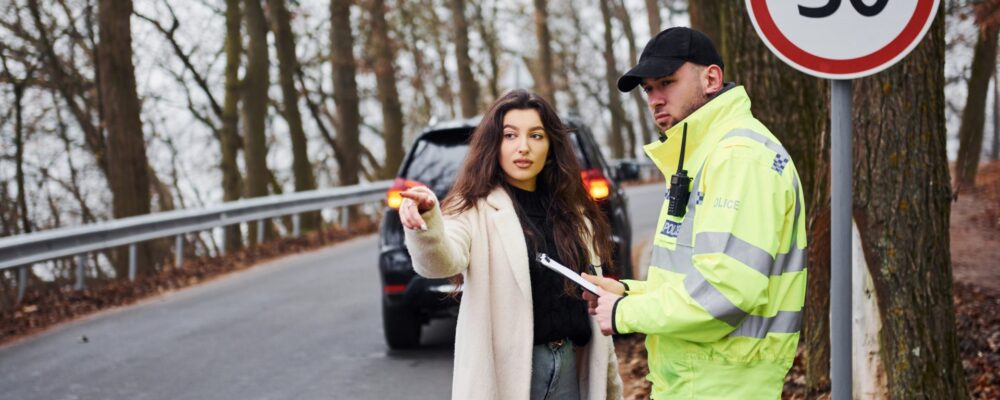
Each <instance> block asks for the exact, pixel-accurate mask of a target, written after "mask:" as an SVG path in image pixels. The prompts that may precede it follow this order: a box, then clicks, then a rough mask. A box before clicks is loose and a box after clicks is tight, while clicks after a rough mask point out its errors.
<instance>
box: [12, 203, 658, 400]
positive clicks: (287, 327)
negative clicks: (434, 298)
mask: <svg viewBox="0 0 1000 400" xmlns="http://www.w3.org/2000/svg"><path fill="white" fill-rule="evenodd" d="M628 193H629V198H630V209H631V210H630V216H631V221H632V225H633V237H634V238H633V240H634V242H635V243H636V245H637V247H642V242H644V240H645V239H647V237H649V236H651V234H652V232H653V230H654V229H655V223H656V221H655V220H656V213H657V212H658V210H659V202H660V201H661V199H662V194H661V193H662V186H660V184H656V185H649V186H640V187H634V188H629V189H628ZM641 251H648V250H641ZM375 262H376V238H375V236H367V237H364V238H359V239H355V240H352V241H349V242H345V243H343V244H339V245H336V246H334V247H330V248H326V249H322V250H319V251H315V252H311V253H307V254H301V255H295V256H289V257H286V258H283V259H280V260H276V261H273V262H270V263H267V264H265V265H261V266H258V267H255V268H252V269H249V270H246V271H243V272H239V273H235V274H231V275H228V276H225V277H222V278H220V279H217V280H214V281H212V282H208V283H205V284H202V285H199V286H197V287H193V288H189V289H185V290H182V291H178V292H174V293H169V294H166V295H164V296H161V297H157V298H154V299H150V300H147V301H144V302H142V303H140V304H137V305H133V306H129V307H123V308H119V309H115V310H111V311H107V312H102V313H98V314H96V315H93V316H89V317H86V318H84V319H81V320H77V321H74V322H71V323H67V324H64V325H61V326H58V327H56V328H54V329H51V330H49V331H47V332H45V333H42V334H40V335H37V336H35V337H32V338H29V339H26V340H22V341H20V342H18V343H14V344H11V345H8V346H5V347H3V348H0V399H10V400H15V399H17V400H27V399H45V400H61V399H66V400H69V399H130V400H131V399H135V400H139V399H150V400H160V399H402V398H407V399H444V398H448V397H450V382H451V355H452V347H453V341H454V320H442V321H435V322H434V323H432V324H431V325H430V326H427V327H425V328H424V329H425V331H424V335H423V336H424V338H423V340H424V342H423V344H424V346H423V348H422V349H420V350H415V351H407V352H396V351H389V350H387V348H386V346H385V344H384V342H383V336H382V323H381V315H380V305H379V304H380V303H379V296H380V287H379V279H378V275H377V272H376V266H375Z"/></svg>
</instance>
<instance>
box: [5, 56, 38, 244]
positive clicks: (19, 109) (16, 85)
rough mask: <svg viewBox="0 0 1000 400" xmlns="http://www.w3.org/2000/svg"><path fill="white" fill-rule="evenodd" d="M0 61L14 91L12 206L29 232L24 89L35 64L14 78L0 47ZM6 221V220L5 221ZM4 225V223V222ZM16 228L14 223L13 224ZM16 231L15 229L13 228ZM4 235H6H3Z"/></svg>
mask: <svg viewBox="0 0 1000 400" xmlns="http://www.w3.org/2000/svg"><path fill="white" fill-rule="evenodd" d="M0 63H2V65H3V72H4V74H3V75H2V78H3V79H4V80H7V81H8V82H10V84H11V86H12V89H13V92H14V171H15V172H14V180H15V182H16V185H17V198H16V200H15V201H16V207H14V208H13V210H12V211H14V214H15V215H18V216H20V220H21V233H30V232H31V231H32V229H31V221H30V218H29V213H28V201H27V196H26V193H25V186H24V104H23V100H24V91H25V89H27V87H28V84H29V82H30V81H31V79H32V76H33V75H34V73H35V66H34V65H28V66H26V71H25V73H24V78H20V79H18V78H16V77H14V74H13V73H12V72H11V70H10V67H9V66H8V65H7V57H6V56H5V55H4V52H3V51H2V48H0ZM5 222H6V221H5ZM5 225H6V223H5ZM13 225H14V226H15V228H16V225H17V224H16V223H15V224H13ZM15 232H16V229H15ZM5 236H6V235H5Z"/></svg>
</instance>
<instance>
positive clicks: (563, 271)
mask: <svg viewBox="0 0 1000 400" xmlns="http://www.w3.org/2000/svg"><path fill="white" fill-rule="evenodd" d="M535 258H536V259H537V260H538V262H540V263H541V264H542V265H544V266H546V267H548V268H549V269H551V270H553V271H556V272H558V273H559V274H560V275H562V276H565V277H567V278H569V280H571V281H573V282H576V284H577V285H580V286H581V287H583V288H584V289H586V290H587V291H588V292H590V293H593V294H597V285H594V284H593V283H590V281H588V280H586V279H583V277H582V276H580V274H578V273H576V272H573V270H571V269H569V268H566V266H565V265H562V264H560V263H559V262H557V261H556V260H553V259H551V258H549V256H548V255H547V254H545V253H538V256H537V257H535Z"/></svg>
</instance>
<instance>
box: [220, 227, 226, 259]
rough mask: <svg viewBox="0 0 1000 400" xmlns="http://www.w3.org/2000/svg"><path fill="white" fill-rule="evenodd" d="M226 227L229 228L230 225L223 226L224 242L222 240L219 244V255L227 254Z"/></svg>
mask: <svg viewBox="0 0 1000 400" xmlns="http://www.w3.org/2000/svg"><path fill="white" fill-rule="evenodd" d="M226 228H228V227H227V226H223V227H222V242H220V243H221V245H220V246H219V255H220V256H224V255H226Z"/></svg>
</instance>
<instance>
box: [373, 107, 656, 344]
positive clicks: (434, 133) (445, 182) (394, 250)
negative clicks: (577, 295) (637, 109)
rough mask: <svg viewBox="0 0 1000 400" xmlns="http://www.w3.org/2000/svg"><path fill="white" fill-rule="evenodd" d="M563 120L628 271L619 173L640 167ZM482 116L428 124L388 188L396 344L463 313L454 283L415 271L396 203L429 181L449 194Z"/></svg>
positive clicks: (386, 258) (621, 269)
mask: <svg viewBox="0 0 1000 400" xmlns="http://www.w3.org/2000/svg"><path fill="white" fill-rule="evenodd" d="M564 120H565V121H566V122H567V124H568V125H569V126H570V127H571V128H572V129H573V133H571V134H570V140H571V141H572V142H573V144H574V145H575V148H576V156H577V160H578V161H579V163H580V168H581V170H582V174H581V175H582V176H581V179H583V181H584V186H585V187H586V188H587V191H588V192H589V193H590V195H591V198H592V199H593V200H594V201H596V202H598V203H599V205H600V207H601V209H602V210H603V211H604V213H605V215H607V217H608V220H609V222H610V223H611V232H612V242H613V245H614V253H615V254H614V257H615V262H616V265H617V269H616V273H618V274H623V275H621V276H619V277H621V278H629V276H628V275H629V274H630V273H631V270H632V268H631V254H630V253H631V248H632V227H631V224H630V223H629V220H628V209H627V201H628V199H627V198H626V197H625V191H624V190H623V189H622V188H621V186H620V185H619V183H618V180H619V179H633V178H634V177H635V174H636V173H637V171H636V170H635V169H634V168H632V166H631V165H628V164H625V165H622V166H621V168H618V167H615V168H612V167H611V166H610V165H609V164H608V162H607V161H605V160H604V157H603V156H602V155H601V151H600V148H599V147H598V145H597V142H596V141H595V140H594V136H593V134H592V133H591V132H590V129H589V128H587V127H586V126H584V125H583V124H582V123H580V121H579V120H577V119H575V118H566V119H564ZM478 123H479V119H478V118H474V119H468V120H460V121H450V122H447V123H440V124H435V125H433V126H431V127H430V128H428V129H425V130H424V131H423V132H422V133H421V134H420V136H419V137H418V138H417V140H415V141H414V142H413V146H412V147H411V148H410V151H409V153H407V155H406V159H405V160H403V164H402V167H401V168H400V170H399V174H398V175H397V177H396V180H395V182H394V183H393V185H392V188H390V189H389V191H388V193H387V207H386V209H385V212H384V213H383V217H382V226H381V227H380V228H379V259H378V261H379V262H378V266H379V273H380V276H381V277H382V323H383V328H384V330H385V340H386V343H387V344H388V345H389V347H390V348H393V349H404V348H414V347H417V346H418V345H419V344H420V331H421V327H422V326H423V325H424V324H425V323H427V322H428V321H429V320H430V319H431V318H439V317H448V316H454V315H457V311H458V308H457V306H458V301H459V300H458V298H456V297H455V296H448V294H449V293H451V292H452V291H453V290H454V289H455V288H454V286H453V285H452V284H451V283H450V282H449V281H448V280H447V279H428V278H424V277H422V276H419V275H417V274H416V272H414V271H413V266H412V265H411V262H410V255H409V253H407V251H406V245H405V244H404V239H403V227H402V225H401V224H400V222H399V214H398V211H397V209H398V207H399V204H400V203H401V201H402V198H401V197H400V196H399V192H401V191H404V190H406V189H408V188H410V187H412V186H414V185H424V186H427V187H428V188H430V189H431V190H433V191H434V193H435V194H436V195H437V196H438V198H439V199H444V197H445V195H446V194H447V193H448V191H449V190H450V189H451V186H452V185H453V184H454V183H455V178H456V177H457V175H458V169H459V168H460V167H461V165H462V162H463V160H464V159H465V155H466V153H468V150H469V138H470V136H471V135H472V131H473V130H474V129H475V127H476V125H477V124H478ZM459 297H460V296H459Z"/></svg>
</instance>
